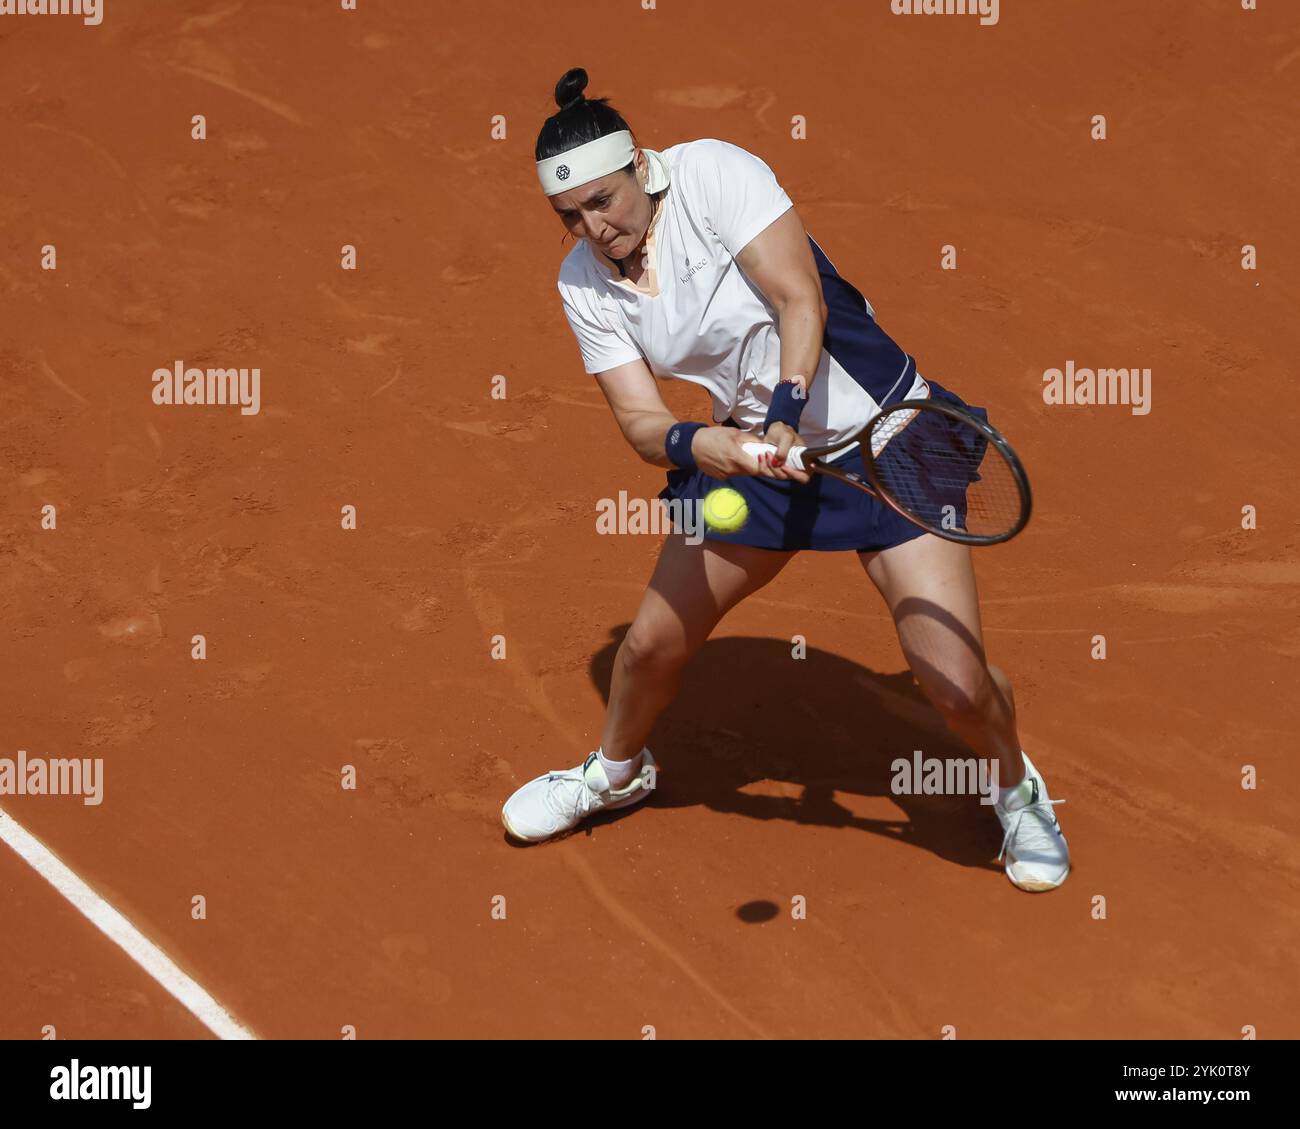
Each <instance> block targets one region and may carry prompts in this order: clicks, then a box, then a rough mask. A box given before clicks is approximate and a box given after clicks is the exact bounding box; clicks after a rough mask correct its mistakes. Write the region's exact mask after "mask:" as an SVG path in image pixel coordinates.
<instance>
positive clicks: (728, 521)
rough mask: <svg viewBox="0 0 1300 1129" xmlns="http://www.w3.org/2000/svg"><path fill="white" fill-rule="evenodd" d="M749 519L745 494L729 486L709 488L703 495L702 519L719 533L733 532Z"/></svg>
mask: <svg viewBox="0 0 1300 1129" xmlns="http://www.w3.org/2000/svg"><path fill="white" fill-rule="evenodd" d="M748 520H749V505H748V504H747V503H746V501H745V495H744V494H742V493H741V492H740V491H739V490H733V489H731V487H730V486H724V487H722V489H720V490H710V491H709V492H708V493H707V494H706V495H705V496H704V521H705V523H706V524H707V525H708V526H709V528H710V529H716V530H717V531H718V532H719V533H735V532H736V530H737V529H739V528H740V527H741V526H743V525H744V524H745V522H747V521H748Z"/></svg>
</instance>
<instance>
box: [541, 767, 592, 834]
mask: <svg viewBox="0 0 1300 1129" xmlns="http://www.w3.org/2000/svg"><path fill="white" fill-rule="evenodd" d="M582 769H583V766H582V765H579V766H578V767H577V768H570V769H567V770H566V771H564V772H548V773H547V774H546V779H547V782H548V783H549V782H551V781H555V780H559V781H562V782H563V783H564V784H572V785H574V786H575V787H573V788H563V787H562V788H548V789H547V791H546V795H545V796H544V797H543V799H542V802H543V803H544V804H545V805H546V806H547V808H549V809H550V811H551V812H552V814H554V815H555V816H556V817H558V818H559V819H560V820H563V821H566V822H567V821H568V820H570V819H572V818H573V817H574V816H579V817H581V816H585V815H586V814H587V813H588V812H589V811H591V805H592V800H593V798H594V797H595V793H594V792H593V791H592V790H591V789H590V788H589V787H587V778H586V777H585V776H584V775H583V772H582Z"/></svg>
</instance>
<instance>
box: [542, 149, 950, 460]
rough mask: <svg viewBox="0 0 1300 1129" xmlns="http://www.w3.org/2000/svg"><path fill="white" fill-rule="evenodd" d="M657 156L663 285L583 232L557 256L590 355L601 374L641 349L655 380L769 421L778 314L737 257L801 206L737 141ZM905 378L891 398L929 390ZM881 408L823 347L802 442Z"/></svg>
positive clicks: (822, 437)
mask: <svg viewBox="0 0 1300 1129" xmlns="http://www.w3.org/2000/svg"><path fill="white" fill-rule="evenodd" d="M659 156H660V157H661V158H662V159H663V160H664V162H665V163H666V165H667V166H668V171H669V176H670V185H669V188H668V191H667V194H666V195H665V197H664V201H663V205H662V207H661V208H660V213H659V216H658V218H657V219H656V221H655V226H654V229H653V231H652V232H651V239H650V241H649V246H648V250H649V254H650V265H651V268H652V269H653V271H654V273H655V274H656V275H657V277H658V284H659V292H658V293H657V294H655V295H651V294H649V293H647V292H645V291H642V290H638V289H636V288H635V287H633V286H632V285H631V284H629V283H627V282H625V281H623V280H622V279H621V276H620V275H619V272H618V268H617V267H615V266H613V265H612V264H610V263H609V261H608V260H607V259H605V258H604V256H602V255H601V254H600V253H599V252H598V251H594V250H593V249H592V248H591V246H590V245H589V244H588V242H587V241H586V240H585V239H583V240H580V241H579V242H578V244H577V246H575V247H574V248H573V249H572V250H571V251H570V252H569V254H568V255H567V256H566V257H565V259H564V262H563V263H562V264H561V266H560V277H559V283H558V285H559V291H560V298H561V300H562V302H563V305H564V312H565V316H566V317H567V318H568V319H569V324H570V326H571V327H572V328H573V333H574V336H575V337H577V339H578V347H579V349H580V350H581V352H582V360H583V365H584V367H585V369H586V371H587V372H589V373H598V372H604V371H605V370H606V369H612V368H616V367H618V366H619V365H623V364H627V363H628V362H629V361H634V360H637V359H638V358H642V359H644V360H645V362H646V364H647V365H648V367H649V369H650V371H651V372H652V373H653V374H654V375H655V376H656V377H657V378H659V379H665V380H666V379H676V380H686V381H689V382H690V383H692V384H698V385H699V386H700V387H701V388H703V389H705V390H706V391H707V392H708V393H709V396H710V397H711V398H712V400H713V420H714V422H715V423H721V422H722V421H724V420H725V419H727V418H728V417H730V418H731V419H733V420H735V422H736V423H738V424H739V425H740V426H741V428H743V429H744V430H746V431H758V430H761V428H762V425H763V421H764V420H765V419H766V417H767V406H768V404H769V403H770V401H771V396H772V391H773V389H775V387H776V385H777V383H778V382H779V380H780V378H781V343H780V338H779V336H778V317H777V312H776V310H775V309H774V308H773V307H772V306H771V304H770V303H769V302H768V301H767V299H766V298H765V297H764V296H763V293H762V291H760V290H759V289H758V287H757V286H755V285H754V284H753V283H752V282H750V281H749V280H748V279H747V278H746V277H745V275H744V272H742V271H741V269H740V267H739V266H738V265H737V264H736V256H737V255H739V254H740V252H741V251H743V250H744V248H745V247H746V246H747V245H748V244H749V242H750V241H751V240H752V239H753V238H754V237H755V236H756V235H758V234H759V233H760V232H762V231H763V230H764V229H766V228H767V227H768V226H769V225H771V224H772V223H773V222H774V221H775V220H777V219H779V218H780V217H781V216H782V215H784V214H785V212H786V211H787V210H789V209H790V208H791V207H793V206H794V205H793V204H792V202H791V200H790V197H789V196H788V195H787V194H786V192H785V189H783V188H782V187H781V185H780V184H779V183H777V179H776V177H775V176H774V175H773V173H772V170H771V169H770V168H769V167H768V166H767V165H766V164H765V163H764V162H763V161H762V160H761V159H759V158H758V157H756V156H754V155H753V154H752V153H749V152H747V151H746V150H744V149H741V148H740V147H739V146H736V145H732V144H730V143H729V142H726V141H718V140H715V139H712V138H706V139H702V140H699V141H687V142H684V143H683V144H681V145H674V146H672V148H670V149H665V150H663V151H662V153H660V154H659ZM867 310H868V312H869V313H872V314H873V316H874V311H872V310H871V307H870V306H869V305H868V307H867ZM904 378H906V383H907V385H908V387H907V389H905V390H904V389H899V390H898V391H897V394H896V395H895V396H891V397H890V402H892V400H893V399H895V398H901V397H902V396H903V395H912V396H916V395H919V396H924V395H926V393H927V391H928V389H927V388H926V385H925V382H924V381H923V380H922V379H921V378H920V376H919V375H915V366H914V365H913V366H912V367H911V368H907V369H905V370H902V369H900V372H899V375H898V382H897V383H902V382H903V381H904ZM880 399H881V401H882V402H884V401H885V399H886V397H885V396H884V395H882V396H881V397H880ZM878 411H879V406H878V404H877V402H876V400H875V399H873V398H872V396H871V395H870V394H869V393H868V391H867V389H866V388H864V387H863V386H862V384H860V383H859V382H858V381H857V380H855V379H854V378H853V377H852V376H850V375H849V373H848V372H847V371H846V370H845V369H844V368H843V367H842V366H841V365H840V364H839V363H838V362H837V361H836V360H835V359H834V358H833V357H831V356H830V355H829V354H828V353H827V351H826V349H825V348H824V347H823V349H822V353H821V360H820V363H819V365H818V368H817V373H816V376H815V378H814V380H813V383H812V388H811V391H810V394H809V398H808V405H807V407H806V408H805V409H804V412H803V416H802V417H801V419H800V423H799V434H800V435H801V436H802V437H803V438H804V440H805V441H806V442H807V443H809V444H810V445H812V446H817V445H820V444H826V443H834V442H837V441H838V440H839V439H841V438H844V437H845V436H847V435H849V434H851V433H852V432H853V431H855V430H857V429H858V428H860V427H861V426H862V425H863V424H865V423H866V422H867V421H868V420H870V419H871V418H872V417H873V416H874V415H875V414H876V413H877V412H878Z"/></svg>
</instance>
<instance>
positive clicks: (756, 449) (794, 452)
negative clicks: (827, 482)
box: [743, 443, 808, 470]
mask: <svg viewBox="0 0 1300 1129" xmlns="http://www.w3.org/2000/svg"><path fill="white" fill-rule="evenodd" d="M743 446H744V448H745V454H747V455H753V456H754V458H755V459H757V458H758V457H759V456H760V455H775V454H776V445H775V444H774V443H745V444H743ZM806 450H808V448H807V447H791V448H790V453H789V454H788V455H787V456H786V463H787V464H788V465H790V466H792V467H794V469H795V470H803V469H804V465H803V453H804V452H805V451H806Z"/></svg>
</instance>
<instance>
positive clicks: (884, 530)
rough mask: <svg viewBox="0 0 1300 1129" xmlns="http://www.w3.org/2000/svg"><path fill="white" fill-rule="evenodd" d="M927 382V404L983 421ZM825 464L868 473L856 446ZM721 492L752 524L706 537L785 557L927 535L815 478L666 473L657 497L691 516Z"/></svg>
mask: <svg viewBox="0 0 1300 1129" xmlns="http://www.w3.org/2000/svg"><path fill="white" fill-rule="evenodd" d="M926 383H927V384H929V386H930V396H931V398H932V399H934V400H937V401H939V402H942V403H949V404H953V405H955V406H956V407H959V408H965V409H967V410H968V411H973V412H975V413H976V414H977V415H979V416H981V417H982V418H987V413H985V412H984V410H983V409H982V408H973V407H972V406H971V405H969V404H967V403H966V402H965V401H964V400H963V399H962V398H961V397H960V396H958V395H957V394H956V393H953V392H949V391H948V390H947V389H946V388H944V387H943V386H942V385H939V384H936V383H935V382H934V381H933V380H928V379H927V381H926ZM727 425H730V426H732V427H734V426H736V425H735V424H733V423H731V421H730V420H728V421H727V423H726V424H724V425H723V426H727ZM830 465H832V466H842V467H846V468H847V469H849V470H854V471H857V472H858V473H859V474H865V473H866V469H865V468H864V467H863V465H862V452H861V449H860V448H859V447H854V448H853V450H852V451H850V452H848V453H847V454H845V455H841V456H839V457H838V458H836V459H832V460H831V462H830ZM720 486H730V487H731V488H732V489H733V490H738V491H739V492H740V493H741V494H743V495H744V496H745V501H746V503H748V505H749V520H748V521H747V522H746V523H745V525H744V527H743V528H741V529H738V530H736V532H734V533H719V532H717V531H716V530H713V529H709V528H708V527H707V526H705V527H704V536H705V537H706V538H707V539H708V540H710V541H723V542H727V543H729V544H732V545H752V546H753V547H754V548H757V549H776V550H780V551H785V552H790V551H793V550H800V549H813V550H822V551H827V552H830V551H836V550H843V549H852V550H854V551H856V552H876V551H878V550H881V549H889V548H892V547H893V546H895V545H901V544H903V543H904V542H905V541H911V540H912V539H913V538H916V537H920V536H922V535H923V534H924V533H925V530H923V529H921V528H920V527H919V526H916V525H913V524H912V523H911V522H910V521H908V520H907V519H906V518H905V517H902V516H901V515H899V514H897V513H895V512H894V511H893V510H891V509H890V508H889V507H888V506H887V505H885V503H884V502H880V501H877V500H876V499H875V498H873V497H871V495H870V494H864V493H863V492H862V491H861V490H858V489H856V488H855V487H853V486H850V485H849V484H848V483H846V482H840V481H839V480H838V479H834V478H828V477H826V476H825V475H820V474H815V475H813V477H812V481H810V482H807V483H802V482H793V481H784V480H781V479H776V478H763V477H760V476H758V475H744V474H742V475H732V476H731V477H729V478H713V477H711V476H710V475H707V474H705V473H704V471H702V470H673V471H669V473H668V484H667V486H665V487H664V489H663V490H661V491H660V492H659V497H660V498H662V499H663V500H664V501H665V502H671V501H680V502H693V503H695V505H694V506H692V509H696V507H697V506H698V505H699V504H700V503H702V501H703V499H704V496H705V495H706V494H708V493H709V491H710V490H716V489H718V487H720Z"/></svg>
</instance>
